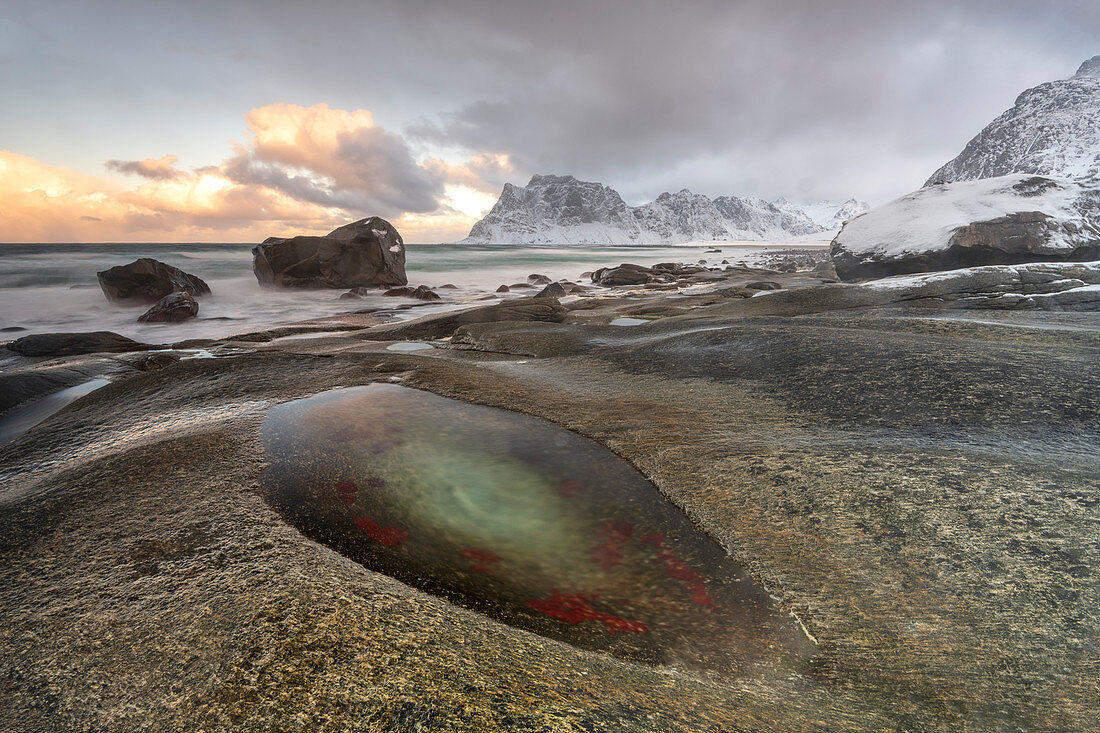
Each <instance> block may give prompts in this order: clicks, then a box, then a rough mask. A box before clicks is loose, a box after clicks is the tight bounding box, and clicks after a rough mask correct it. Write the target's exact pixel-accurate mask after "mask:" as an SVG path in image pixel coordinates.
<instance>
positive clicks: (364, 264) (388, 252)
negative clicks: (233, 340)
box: [252, 216, 408, 288]
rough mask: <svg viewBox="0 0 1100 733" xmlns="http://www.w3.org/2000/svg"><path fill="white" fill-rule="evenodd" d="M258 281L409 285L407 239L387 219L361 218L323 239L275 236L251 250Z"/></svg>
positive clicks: (300, 284)
mask: <svg viewBox="0 0 1100 733" xmlns="http://www.w3.org/2000/svg"><path fill="white" fill-rule="evenodd" d="M252 269H253V271H254V272H255V273H256V279H257V280H258V281H259V283H260V285H263V286H270V287H282V288H352V287H356V286H371V285H373V286H380V285H405V284H406V283H408V278H407V277H406V276H405V243H404V242H403V241H402V240H401V235H400V234H398V232H397V230H396V229H394V227H393V225H391V224H390V223H389V222H388V221H386V220H385V219H382V218H379V217H377V216H374V217H371V218H369V219H361V220H359V221H356V222H352V223H351V224H345V225H344V226H342V227H338V228H336V229H333V230H332V231H331V232H329V233H328V234H326V235H325V236H323V237H310V236H299V237H290V238H287V239H283V238H279V237H271V238H269V239H267V240H265V241H264V242H263V243H262V244H259V245H256V246H255V247H254V248H253V249H252Z"/></svg>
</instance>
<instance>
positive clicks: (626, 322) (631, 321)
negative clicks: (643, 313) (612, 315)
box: [610, 316, 649, 326]
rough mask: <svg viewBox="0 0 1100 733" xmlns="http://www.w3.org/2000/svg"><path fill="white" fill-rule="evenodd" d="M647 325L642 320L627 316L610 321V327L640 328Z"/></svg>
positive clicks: (645, 321) (644, 320)
mask: <svg viewBox="0 0 1100 733" xmlns="http://www.w3.org/2000/svg"><path fill="white" fill-rule="evenodd" d="M645 323H649V321H647V320H646V319H644V318H630V317H629V316H622V317H621V318H616V319H615V320H614V321H611V323H610V325H612V326H641V325H642V324H645Z"/></svg>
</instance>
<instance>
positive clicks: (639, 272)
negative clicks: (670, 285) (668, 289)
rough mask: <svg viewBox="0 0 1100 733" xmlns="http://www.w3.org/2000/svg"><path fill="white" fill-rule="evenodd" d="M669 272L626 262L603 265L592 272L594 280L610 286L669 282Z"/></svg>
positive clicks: (599, 283)
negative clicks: (617, 264)
mask: <svg viewBox="0 0 1100 733" xmlns="http://www.w3.org/2000/svg"><path fill="white" fill-rule="evenodd" d="M669 279H670V276H669V275H668V273H667V272H658V271H657V269H656V268H651V267H643V266H642V265H632V264H628V263H624V264H621V265H619V266H618V267H601V268H600V269H598V270H596V271H594V272H593V273H592V282H594V283H596V284H597V285H604V286H608V287H612V286H616V285H644V284H646V283H650V282H668V281H669Z"/></svg>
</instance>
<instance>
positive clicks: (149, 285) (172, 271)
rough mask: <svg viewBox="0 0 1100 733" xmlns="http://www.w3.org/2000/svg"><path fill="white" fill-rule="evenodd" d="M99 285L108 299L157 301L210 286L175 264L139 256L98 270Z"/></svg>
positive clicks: (201, 292) (205, 290) (196, 292)
mask: <svg viewBox="0 0 1100 733" xmlns="http://www.w3.org/2000/svg"><path fill="white" fill-rule="evenodd" d="M96 278H97V279H98V280H99V287H100V289H102V290H103V294H104V295H106V296H107V300H110V301H119V300H140V301H144V302H147V303H156V302H157V301H158V300H160V299H161V298H163V297H165V296H167V295H171V294H172V293H175V292H183V293H187V294H188V295H192V296H195V295H206V294H208V293H209V292H210V286H209V285H207V284H206V283H205V282H203V281H202V280H201V279H199V278H198V277H195V276H194V275H189V274H187V273H186V272H184V271H183V270H181V269H179V268H178V267H172V266H171V265H166V264H164V263H163V262H160V261H158V260H154V259H152V258H150V257H142V258H141V259H137V260H134V261H133V262H131V263H130V264H128V265H119V266H117V267H112V268H110V269H108V270H104V271H103V272H97V273H96Z"/></svg>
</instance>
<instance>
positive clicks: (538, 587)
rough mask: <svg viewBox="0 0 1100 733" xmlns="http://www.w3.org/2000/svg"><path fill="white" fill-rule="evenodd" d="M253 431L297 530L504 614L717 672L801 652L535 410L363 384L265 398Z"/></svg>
mask: <svg viewBox="0 0 1100 733" xmlns="http://www.w3.org/2000/svg"><path fill="white" fill-rule="evenodd" d="M263 440H264V445H265V448H266V451H267V453H268V460H269V461H270V468H269V470H268V473H267V477H266V479H265V489H264V490H265V494H266V496H267V498H268V500H269V501H271V502H272V503H273V504H274V505H275V506H277V507H278V508H279V510H280V511H281V512H282V513H283V514H284V516H286V517H287V519H288V520H289V521H290V522H292V523H293V524H294V525H296V526H297V527H299V528H300V529H301V530H302V531H303V532H304V533H305V534H307V535H308V536H310V537H312V538H314V539H317V540H318V541H321V542H324V543H325V544H327V545H329V546H331V547H333V548H335V549H337V550H339V551H340V552H342V553H344V554H346V555H347V556H349V557H351V558H353V559H354V560H357V561H358V562H360V563H362V564H363V565H365V566H367V567H369V568H371V569H374V570H378V571H380V572H384V573H386V574H388V575H391V576H393V577H395V578H397V579H399V580H401V581H403V582H405V583H408V584H409V585H413V586H416V587H418V588H421V589H423V590H425V591H428V592H430V593H434V594H436V595H439V596H442V597H444V598H447V599H448V600H450V601H452V602H455V603H458V604H460V605H463V606H466V607H467V608H471V609H474V610H476V611H480V612H482V613H485V614H486V615H489V616H492V617H494V618H496V619H499V620H501V621H504V622H506V623H509V624H512V625H514V626H517V627H520V628H523V629H527V630H529V631H533V632H536V633H539V634H542V635H544V636H547V637H551V638H554V639H559V640H563V641H566V642H568V643H570V644H574V645H576V646H578V647H582V648H585V649H593V650H601V651H606V652H608V653H610V654H613V655H615V656H618V657H621V658H624V659H629V660H633V661H638V662H644V663H649V664H667V665H675V666H678V667H683V668H689V669H696V670H712V671H715V672H719V673H724V674H739V675H740V674H746V673H749V672H751V671H753V670H756V671H761V669H760V668H761V667H773V666H778V667H781V668H790V666H791V665H795V664H797V663H798V662H799V661H801V660H804V659H805V658H806V657H808V656H809V655H810V654H812V653H813V652H814V651H815V647H814V645H813V644H812V643H811V642H810V641H809V640H808V639H807V638H806V637H805V635H804V634H803V633H802V632H801V630H800V628H799V625H798V622H797V621H796V620H795V619H794V618H793V617H791V616H789V615H787V614H784V613H782V612H781V611H780V610H779V609H778V608H777V607H776V606H775V604H774V602H773V601H772V600H771V599H770V597H769V596H768V594H767V593H766V592H765V591H764V590H763V589H762V588H760V587H759V586H758V585H756V584H755V583H754V582H753V581H752V580H751V579H750V578H748V577H747V576H746V574H745V573H744V571H742V570H741V569H740V567H738V566H737V565H736V564H735V563H733V562H732V561H731V560H729V558H728V557H727V556H726V553H725V552H724V551H723V550H722V549H721V548H720V547H719V546H718V545H717V544H715V543H714V542H713V541H712V540H711V539H710V538H708V537H707V536H706V535H704V534H703V533H702V532H700V531H699V530H698V529H697V528H696V527H695V526H694V525H693V524H692V523H691V522H690V521H689V520H688V519H687V517H685V516H684V515H683V514H682V513H681V512H680V511H679V510H678V509H676V508H675V507H674V506H672V505H671V504H670V503H669V502H668V501H667V500H665V499H664V498H663V497H662V496H661V495H660V494H659V492H657V490H656V489H655V488H654V487H653V486H652V485H651V484H649V482H647V481H646V480H645V479H644V478H643V477H642V476H641V475H640V474H639V473H638V472H637V471H635V470H634V469H633V468H632V467H631V466H630V465H629V464H627V463H626V462H624V461H622V460H621V459H619V458H617V457H616V456H614V455H613V454H612V453H610V452H609V451H607V450H606V449H605V448H603V447H601V446H599V445H597V444H596V443H594V442H592V441H589V440H587V439H585V438H582V437H580V436H578V435H576V434H574V433H571V432H569V431H567V430H564V429H562V428H559V427H556V426H554V425H552V424H550V423H547V422H545V421H542V420H539V419H537V418H532V417H526V416H523V415H518V414H515V413H511V412H507V411H504V410H497V409H494V408H489V407H482V406H477V405H470V404H466V403H463V402H458V401H455V400H451V399H447V398H444V397H440V396H438V395H434V394H431V393H428V392H420V391H417V390H412V389H408V388H405V387H398V386H395V385H383V384H375V385H371V386H369V387H355V388H351V389H342V390H334V391H332V392H326V393H323V394H320V395H317V396H315V397H311V398H308V399H304V400H298V401H296V402H291V403H287V404H284V405H280V406H278V407H275V408H272V409H271V410H269V412H268V418H267V420H266V421H265V422H264V426H263Z"/></svg>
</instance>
